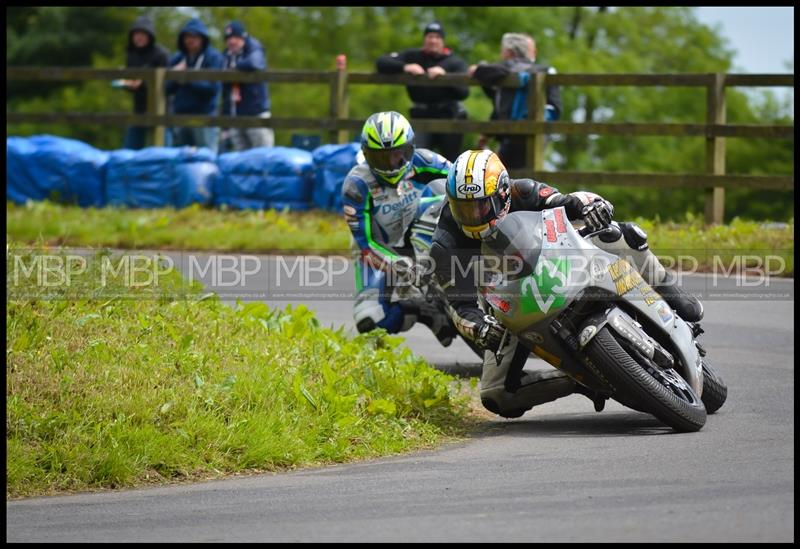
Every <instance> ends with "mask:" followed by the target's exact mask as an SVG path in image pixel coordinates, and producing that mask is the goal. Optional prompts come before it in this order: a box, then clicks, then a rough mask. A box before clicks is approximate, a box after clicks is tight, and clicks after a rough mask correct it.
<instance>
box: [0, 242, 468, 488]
mask: <svg viewBox="0 0 800 549" xmlns="http://www.w3.org/2000/svg"><path fill="white" fill-rule="evenodd" d="M17 250H18V248H17V247H16V246H15V245H12V246H11V247H10V249H9V252H10V253H11V254H12V255H13V254H15V253H16V252H17ZM34 278H35V277H34ZM163 280H164V282H163V286H162V284H161V283H160V284H159V286H158V288H156V289H155V290H157V291H154V292H153V291H152V290H154V288H153V287H140V288H136V289H134V290H133V293H132V294H131V296H130V298H117V299H104V300H94V299H87V298H80V299H70V300H64V299H50V300H44V299H39V300H29V299H27V300H18V299H9V301H8V302H7V307H8V308H7V313H6V346H7V349H8V351H7V353H6V361H7V371H6V401H7V407H6V415H7V418H6V419H7V422H6V426H7V430H6V440H7V452H8V455H7V461H6V465H7V467H6V481H7V492H6V495H7V497H17V496H25V495H34V494H43V493H58V492H62V491H65V490H85V489H90V488H100V487H112V488H117V487H127V486H134V485H138V484H142V483H148V482H165V481H169V480H180V479H190V478H208V477H212V476H220V475H223V474H228V473H232V472H238V471H246V470H260V471H265V470H279V469H285V468H294V467H301V466H308V465H315V464H323V463H332V462H346V461H352V460H357V459H363V458H367V457H376V456H383V455H387V454H394V453H399V452H404V451H409V450H412V449H419V448H423V447H430V446H432V445H434V444H437V443H440V442H441V441H442V440H444V439H447V438H452V437H455V436H460V435H463V434H465V432H466V428H467V427H468V425H469V422H470V421H471V420H469V419H468V412H469V410H468V401H469V396H468V393H466V392H465V391H464V389H465V387H464V386H463V384H462V382H460V381H458V380H457V379H455V378H452V377H450V376H448V375H446V374H444V373H442V372H439V371H436V370H434V369H432V368H430V367H429V366H427V365H426V364H425V362H424V361H423V360H421V359H419V358H417V357H415V356H413V355H412V354H411V352H410V351H409V350H408V349H407V348H403V347H400V345H399V344H400V342H401V341H402V339H401V338H398V337H390V336H387V335H386V334H385V333H383V332H381V331H375V332H372V333H369V334H363V335H359V336H357V337H351V336H350V335H348V334H346V333H344V332H343V330H342V329H340V330H337V331H334V330H331V329H328V328H323V327H321V326H320V325H319V323H318V321H317V320H316V319H315V318H314V315H313V314H312V313H311V312H310V311H309V310H308V309H306V308H305V307H304V306H298V307H291V306H288V307H287V308H286V309H285V310H283V311H280V310H275V309H270V308H269V307H267V306H266V305H265V304H263V303H238V304H237V306H236V307H235V308H232V307H229V306H227V305H225V304H223V303H222V302H221V301H220V300H219V299H218V298H217V297H216V296H213V295H210V296H209V295H201V294H200V289H199V288H197V287H195V288H192V289H189V290H188V291H187V293H186V294H185V297H184V298H183V299H180V300H172V299H159V295H161V292H162V291H167V290H168V289H169V288H174V287H185V283H184V282H183V281H182V279H181V278H180V275H179V274H178V273H177V272H174V271H173V272H172V273H170V275H168V276H165V277H164V279H163ZM31 283H32V282H31ZM28 289H29V290H34V291H35V289H33V288H28ZM118 289H119V290H123V289H124V290H125V292H126V293H129V292H130V291H131V289H130V288H122V287H120V288H118ZM148 290H150V291H151V293H148ZM168 293H169V292H168Z"/></svg>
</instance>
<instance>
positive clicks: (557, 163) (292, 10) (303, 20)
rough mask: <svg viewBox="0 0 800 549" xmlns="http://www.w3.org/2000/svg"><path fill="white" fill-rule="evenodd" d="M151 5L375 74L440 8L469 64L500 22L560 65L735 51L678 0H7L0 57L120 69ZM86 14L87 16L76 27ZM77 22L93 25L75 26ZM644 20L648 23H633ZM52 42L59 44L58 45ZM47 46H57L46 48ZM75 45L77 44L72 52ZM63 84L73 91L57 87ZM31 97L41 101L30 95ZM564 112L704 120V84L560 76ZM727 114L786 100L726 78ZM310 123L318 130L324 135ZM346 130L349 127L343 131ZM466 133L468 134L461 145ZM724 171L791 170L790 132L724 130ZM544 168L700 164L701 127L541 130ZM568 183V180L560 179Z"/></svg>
mask: <svg viewBox="0 0 800 549" xmlns="http://www.w3.org/2000/svg"><path fill="white" fill-rule="evenodd" d="M141 13H147V14H149V15H150V16H151V17H152V18H153V20H154V21H155V23H156V28H157V32H158V39H159V41H160V42H161V43H162V44H164V45H166V46H167V47H168V48H170V49H172V50H174V49H175V47H176V44H175V37H176V36H177V33H178V30H179V29H180V27H181V26H182V25H183V24H184V23H185V22H186V21H187V20H188V18H189V17H191V16H194V15H197V16H200V17H201V18H202V19H203V21H204V22H205V23H206V25H207V26H208V28H209V30H210V33H211V38H212V43H213V45H214V46H215V47H217V48H218V49H220V48H222V47H223V43H222V36H221V30H222V28H223V26H224V24H225V23H226V22H227V21H229V20H231V19H239V20H241V21H242V22H243V23H244V24H245V26H246V27H247V28H248V30H249V31H250V33H251V34H252V35H253V36H254V37H256V38H257V39H259V40H260V41H261V42H262V43H263V44H264V46H265V49H266V51H267V56H268V62H269V66H270V67H271V68H273V69H304V70H332V69H333V68H334V59H335V57H336V55H337V54H339V53H344V54H346V55H347V57H348V69H349V70H351V71H373V70H374V68H375V59H376V58H377V57H378V56H379V55H381V54H383V53H387V52H390V51H394V50H400V49H403V48H408V47H419V46H420V45H421V43H422V32H421V29H422V25H423V24H424V23H425V22H427V21H431V20H433V19H438V20H440V21H441V22H442V24H443V25H444V27H445V29H446V32H447V41H446V43H447V45H448V46H449V47H450V48H452V49H453V50H454V51H455V52H456V53H458V54H459V55H460V56H461V57H463V58H464V59H465V60H466V61H467V62H468V63H476V62H478V61H480V60H486V61H494V60H497V59H498V58H499V44H500V38H501V36H502V34H503V33H504V32H508V31H523V32H529V33H531V34H532V35H533V36H534V38H536V41H537V49H538V54H537V58H538V60H539V61H540V62H543V63H546V64H549V65H552V66H554V67H555V68H556V69H557V70H558V71H559V72H561V73H709V72H723V73H724V72H728V71H730V70H731V67H732V59H733V54H734V52H733V51H732V49H731V47H730V45H729V44H728V43H727V42H726V41H725V40H724V39H723V38H722V37H721V36H720V34H719V31H718V29H712V28H709V27H707V26H706V25H704V24H702V23H700V22H699V21H698V20H697V18H696V16H695V14H694V9H693V8H689V7H619V8H606V7H601V8H587V7H580V6H574V7H466V8H459V9H452V8H448V7H425V6H405V7H314V8H309V7H260V8H248V7H198V8H177V9H176V8H171V7H150V8H101V9H97V8H91V9H87V8H77V7H71V8H53V7H47V8H9V9H8V22H7V25H6V27H7V30H8V38H7V46H8V48H7V55H6V61H7V63H8V64H9V65H19V64H30V63H36V64H41V65H58V64H73V65H87V64H92V65H93V66H97V67H101V66H102V67H109V66H122V65H123V64H124V44H125V37H126V36H127V28H128V26H129V24H130V22H131V21H132V20H133V18H134V17H136V16H137V15H139V14H141ZM84 17H90V18H91V21H92V23H91V25H87V24H86V22H85V19H83V18H84ZM87 28H88V29H91V33H92V34H90V35H88V36H87V34H86V33H87V32H88V31H87ZM642 29H647V32H643V31H642ZM62 42H63V47H61V43H62ZM54 43H58V44H59V45H58V46H54V45H53V44H54ZM76 48H77V50H76ZM26 86H27V87H26V88H25V92H24V93H18V94H14V93H13V92H14V88H9V99H8V106H7V108H8V109H9V110H14V111H20V112H32V111H62V110H70V111H85V112H101V111H102V112H109V111H117V112H120V111H127V110H128V109H130V97H129V94H127V93H126V92H123V91H120V90H113V89H111V88H110V87H109V86H107V83H105V82H90V83H84V84H78V85H69V86H66V87H64V86H58V87H57V90H58V91H56V92H52V93H47V94H45V95H42V94H40V93H38V92H37V91H36V90H39V89H47V90H51V91H52V88H51V87H42V86H41V85H40V84H36V85H35V86H33V85H28V84H26ZM68 90H71V91H68ZM270 92H271V95H272V103H273V108H272V111H273V114H274V115H275V116H281V117H294V116H298V117H300V116H301V117H323V116H327V115H328V109H329V97H328V93H329V91H328V87H327V86H326V85H324V84H304V85H294V84H282V83H278V84H271V85H270ZM349 93H350V98H349V105H350V116H351V117H354V118H366V117H367V116H368V115H369V114H370V113H372V112H375V111H378V110H387V109H395V110H398V111H400V112H407V111H408V108H409V106H410V101H409V99H408V96H407V94H406V92H405V89H404V88H403V87H402V86H374V85H360V86H351V87H350V88H349ZM37 98H39V99H37ZM562 99H563V102H564V114H563V116H562V120H573V121H595V122H676V123H677V122H684V123H703V122H705V117H706V114H705V109H706V101H705V92H704V90H703V89H702V88H685V89H684V88H671V87H670V88H659V87H654V88H633V87H625V86H620V87H574V86H571V87H568V88H565V89H563V90H562ZM726 101H727V119H728V121H729V122H731V123H739V124H753V123H775V124H784V123H785V124H793V117H794V116H793V99H791V98H789V99H786V100H779V99H778V98H777V96H776V95H775V93H774V92H772V91H771V90H770V91H766V90H761V91H759V90H755V91H753V90H746V89H742V88H727V90H726ZM465 105H466V107H467V110H468V111H469V113H470V118H472V119H477V120H487V119H488V118H489V114H490V112H491V103H490V101H489V100H488V99H487V98H486V97H485V96H484V94H483V93H482V91H481V90H480V88H478V87H473V88H472V89H471V92H470V97H469V98H468V99H467V100H466V102H465ZM7 129H8V132H9V134H11V135H31V134H33V133H42V132H50V133H57V134H58V135H64V136H68V137H76V138H79V139H83V140H86V141H88V142H90V143H92V144H93V145H95V146H99V147H103V148H116V147H119V146H120V145H121V143H122V133H123V132H122V128H113V127H83V126H79V127H74V128H73V127H65V126H48V127H44V126H33V125H24V126H23V125H11V126H9V127H8V128H7ZM292 133H298V132H296V131H292V130H279V131H276V142H277V144H279V145H288V144H289V143H290V140H291V135H292ZM300 133H317V134H320V135H321V136H322V138H323V142H325V141H327V135H325V134H324V133H323V132H300ZM355 137H356V136H355V135H351V138H353V139H355ZM476 138H477V136H476V135H474V134H467V135H466V136H465V140H464V147H465V148H466V147H470V146H473V145H474V143H475V142H476ZM727 147H728V154H727V166H726V171H727V173H730V174H772V175H780V174H792V173H794V142H793V140H789V139H769V140H767V139H761V140H759V139H733V138H729V139H727ZM548 168H549V169H550V168H552V169H558V170H570V171H630V172H655V173H659V172H660V173H702V172H703V171H704V170H705V143H704V140H703V139H702V138H672V137H634V138H622V137H614V136H577V135H568V136H552V140H551V144H550V155H549V161H548ZM571 190H574V189H571ZM606 194H607V195H608V197H609V198H610V199H612V201H614V202H615V204H630V205H631V208H632V209H633V205H635V208H636V209H635V210H634V211H633V215H642V216H645V217H653V216H655V215H660V216H662V217H664V218H671V219H681V218H682V217H683V215H684V214H685V213H686V212H687V211H689V212H692V213H699V212H702V210H703V208H704V206H703V198H702V195H701V193H696V192H694V191H691V190H688V189H685V190H684V189H682V190H680V191H678V192H672V191H653V190H651V189H647V188H632V189H622V188H615V189H611V190H609V191H608V192H607V193H606ZM728 195H729V197H730V198H731V206H730V207H729V208H728V209H727V212H726V216H727V219H732V218H733V217H736V216H741V217H749V218H771V219H781V220H787V219H789V218H790V217H792V216H793V202H794V200H793V198H794V193H793V192H782V193H762V192H760V191H748V190H742V191H735V192H729V193H728Z"/></svg>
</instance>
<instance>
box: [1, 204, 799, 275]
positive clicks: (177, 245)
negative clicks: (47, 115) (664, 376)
mask: <svg viewBox="0 0 800 549" xmlns="http://www.w3.org/2000/svg"><path fill="white" fill-rule="evenodd" d="M6 214H7V216H8V221H7V222H6V235H7V239H10V240H13V241H18V242H24V243H28V244H34V243H37V244H48V245H65V246H90V247H103V246H107V247H112V248H126V249H136V248H139V249H142V248H146V249H175V250H219V251H223V250H225V251H249V252H280V251H283V252H292V253H302V252H307V253H326V252H329V253H343V252H345V251H346V250H347V249H348V247H349V243H350V230H349V229H348V227H347V225H346V224H345V222H344V220H343V218H342V217H341V216H340V215H338V214H334V213H330V212H322V211H311V212H292V213H288V212H276V211H274V210H268V211H236V210H229V211H225V210H216V209H206V208H201V207H199V206H193V207H189V208H185V209H182V210H174V209H171V208H165V209H153V210H129V209H114V208H100V209H97V208H78V207H74V206H63V205H59V204H54V203H50V202H30V203H29V204H28V205H25V206H17V205H15V204H13V203H11V202H6ZM635 221H636V222H637V223H639V225H641V226H642V227H643V228H644V229H645V231H647V233H648V235H649V242H650V247H651V249H652V250H654V251H655V253H656V254H657V255H659V256H661V257H664V256H668V258H667V259H665V263H666V264H667V266H668V267H670V266H671V265H672V264H676V265H677V263H681V264H682V265H683V266H684V268H686V269H694V268H696V269H697V270H700V271H709V270H712V269H714V268H716V269H717V271H718V272H719V270H720V269H723V270H727V269H729V268H730V266H731V265H732V264H733V262H735V261H736V257H737V256H738V257H741V258H743V259H742V261H743V262H744V263H745V264H744V265H743V267H746V266H751V267H757V266H758V264H759V262H761V264H762V265H764V264H766V263H767V262H768V261H770V264H771V265H772V266H775V261H771V260H769V259H768V256H773V257H780V258H781V259H782V261H783V263H784V268H783V269H781V272H780V273H778V275H779V276H793V275H794V219H792V220H791V221H790V222H789V223H780V224H770V223H762V222H756V221H744V220H740V219H734V220H733V221H732V222H731V223H729V224H727V225H720V226H716V227H705V226H704V224H703V220H702V219H701V218H699V217H695V216H691V215H687V217H686V221H685V222H683V223H671V222H670V223H662V222H660V221H659V220H649V219H641V218H640V219H637V220H635ZM691 258H694V259H691Z"/></svg>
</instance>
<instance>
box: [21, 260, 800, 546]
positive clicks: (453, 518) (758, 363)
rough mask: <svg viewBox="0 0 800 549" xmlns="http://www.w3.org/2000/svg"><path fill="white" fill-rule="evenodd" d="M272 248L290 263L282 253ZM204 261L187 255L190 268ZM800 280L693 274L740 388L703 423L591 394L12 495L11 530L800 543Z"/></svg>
mask: <svg viewBox="0 0 800 549" xmlns="http://www.w3.org/2000/svg"><path fill="white" fill-rule="evenodd" d="M259 259H260V260H262V261H263V264H264V265H266V266H267V267H269V266H270V265H272V266H274V263H275V260H274V258H263V257H262V258H259ZM187 261H188V258H187V257H185V256H176V263H178V264H180V265H182V268H183V269H184V271H185V270H186V268H187V263H186V262H187ZM205 274H206V276H205V277H203V278H204V280H206V282H209V283H210V282H211V281H210V280H208V277H209V276H210V275H211V272H210V270H209V271H206V273H205ZM272 274H274V272H273V273H272ZM252 276H253V278H251V279H250V280H248V281H246V283H245V286H244V287H245V288H246V289H248V290H251V289H255V290H256V291H261V290H262V289H264V288H272V289H273V290H274V287H271V286H270V284H271V283H272V282H270V280H269V277H270V274H268V273H266V272H262V273H257V274H255V275H252ZM793 284H794V282H793V281H791V280H790V281H786V280H781V281H774V279H773V282H772V283H771V285H770V287H769V288H766V287H763V286H761V287H758V288H753V287H749V288H747V287H744V288H743V287H737V286H736V285H735V282H734V281H732V280H726V281H723V282H721V283H719V284H718V286H716V287H714V286H712V280H711V279H710V278H709V277H704V276H696V277H689V278H687V279H686V281H685V287H687V288H688V289H689V290H690V291H693V292H697V293H700V294H702V295H704V297H705V301H704V303H705V306H706V317H705V320H704V321H703V326H704V328H705V329H706V333H705V334H704V335H703V336H702V337H703V341H704V343H705V344H706V347H707V348H708V349H709V357H710V358H711V359H712V360H713V364H714V365H715V366H716V368H717V370H718V371H719V373H720V374H721V375H722V376H723V377H724V378H725V380H726V381H727V383H728V386H729V397H728V402H727V403H726V404H725V406H724V407H723V408H722V409H721V410H720V411H719V412H718V413H717V414H715V415H713V416H710V417H709V419H708V422H707V424H706V425H705V427H704V428H703V429H702V430H701V431H700V432H697V433H688V434H678V433H674V432H673V431H672V430H671V429H669V428H667V427H665V426H663V425H662V424H660V423H659V422H658V421H657V420H655V419H654V418H651V417H650V416H648V415H645V414H641V413H638V412H634V411H631V410H628V409H626V408H623V407H622V406H620V405H618V404H616V403H614V402H609V403H608V404H607V406H606V409H605V411H604V412H602V413H599V414H598V413H596V412H594V410H593V408H592V404H591V402H590V401H589V400H588V399H586V398H585V397H582V396H580V395H573V396H570V397H567V398H564V399H561V400H559V401H557V402H553V403H549V404H546V405H543V406H541V407H537V408H535V409H534V410H531V411H530V412H528V413H527V414H525V415H524V416H522V417H521V418H519V419H516V420H504V419H501V418H497V419H494V420H487V426H486V428H485V429H484V430H483V431H482V432H481V433H479V434H478V435H477V436H475V437H474V438H472V439H470V440H468V441H466V442H463V443H460V444H457V445H450V446H446V447H444V448H441V449H439V450H436V451H428V452H422V453H415V454H413V455H406V456H402V457H392V458H386V459H381V460H373V461H368V462H362V463H358V464H354V465H341V466H334V467H326V468H320V469H309V470H304V471H298V472H293V473H282V474H274V475H259V476H252V477H243V478H235V479H231V480H224V481H212V482H205V483H198V484H193V485H179V486H171V487H164V488H150V489H142V490H131V491H121V492H105V493H96V494H85V495H72V496H61V497H52V498H32V499H27V500H20V501H12V502H7V504H6V518H7V526H6V535H7V540H8V541H43V542H70V541H92V542H101V541H110V542H115V541H152V542H157V541H167V542H169V541H267V542H279V541H304V542H310V541H363V542H372V541H376V542H381V541H383V542H386V541H412V542H425V541H486V542H492V541H536V542H542V541H628V542H636V541H713V542H724V541H728V542H744V541H788V542H791V541H794V520H793V519H794V367H793V362H794V314H793V312H794V311H793V305H794V289H793ZM287 285H290V284H287V283H286V282H284V283H283V286H284V287H285V286H287ZM352 285H353V282H352V278H351V277H350V276H349V275H345V276H342V277H340V278H337V281H336V282H335V284H334V289H336V290H342V292H343V294H347V292H352ZM240 289H241V288H240ZM315 291H316V290H315ZM759 291H761V292H764V293H765V294H769V295H762V296H761V297H758V296H756V295H755V294H756V293H759ZM739 292H742V293H745V294H748V297H741V296H739V295H734V294H737V293H739ZM712 294H713V295H712ZM718 294H724V295H718ZM776 294H783V297H780V298H779V297H778V296H777V295H776ZM293 300H294V301H295V302H297V301H305V302H306V303H308V304H309V306H310V307H311V308H313V309H314V310H316V311H317V315H318V318H319V319H320V320H321V321H322V323H323V324H331V325H335V326H339V325H345V326H349V327H352V319H351V311H352V305H351V302H350V301H348V300H347V299H344V298H339V299H328V300H320V299H319V296H316V299H314V296H311V297H309V296H307V297H306V298H297V297H295V298H294V299H293ZM266 301H268V302H272V303H273V304H276V305H283V304H285V303H286V301H285V300H281V299H266ZM406 335H407V344H408V345H409V346H410V347H411V348H412V349H414V351H416V352H417V353H419V354H421V355H423V356H425V357H426V358H428V359H429V360H431V361H432V362H433V363H434V364H437V365H438V366H439V367H441V368H444V369H451V370H454V371H461V372H470V371H472V372H473V373H475V372H477V367H476V366H475V359H474V358H473V355H472V354H471V351H470V350H469V348H468V347H466V345H464V344H463V343H462V342H460V341H459V342H456V343H455V344H454V345H452V346H451V347H449V348H447V349H445V348H443V347H441V346H440V345H439V344H438V342H437V341H436V340H435V338H434V337H433V336H432V335H431V334H430V333H429V332H428V331H427V328H425V327H423V326H417V327H414V328H413V329H412V330H411V331H410V332H408V333H407V334H406ZM470 365H472V366H470ZM546 366H547V365H546V364H545V363H543V362H541V361H538V360H531V361H529V363H528V366H527V367H529V368H543V367H546Z"/></svg>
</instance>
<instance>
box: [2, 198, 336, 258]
mask: <svg viewBox="0 0 800 549" xmlns="http://www.w3.org/2000/svg"><path fill="white" fill-rule="evenodd" d="M6 214H7V216H8V217H7V221H6V234H7V235H8V237H10V239H11V240H14V241H17V242H25V243H29V244H32V243H34V242H43V243H46V244H51V245H65V246H92V247H102V246H106V247H111V248H126V249H133V248H137V249H143V248H151V249H176V250H241V251H263V252H271V251H288V252H300V251H308V252H317V251H320V252H324V251H327V250H338V251H342V250H347V249H348V246H349V245H350V230H349V229H348V228H347V225H346V224H345V222H344V220H343V218H342V216H341V215H339V214H334V213H329V212H324V211H310V212H291V213H288V212H278V211H275V210H266V211H264V210H258V211H254V210H221V209H214V208H202V207H200V206H199V205H194V206H190V207H188V208H184V209H180V210H175V209H173V208H157V209H125V208H79V207H75V206H64V205H60V204H55V203H52V202H46V201H45V202H29V203H28V204H27V205H25V206H17V205H15V204H14V203H12V202H6Z"/></svg>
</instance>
